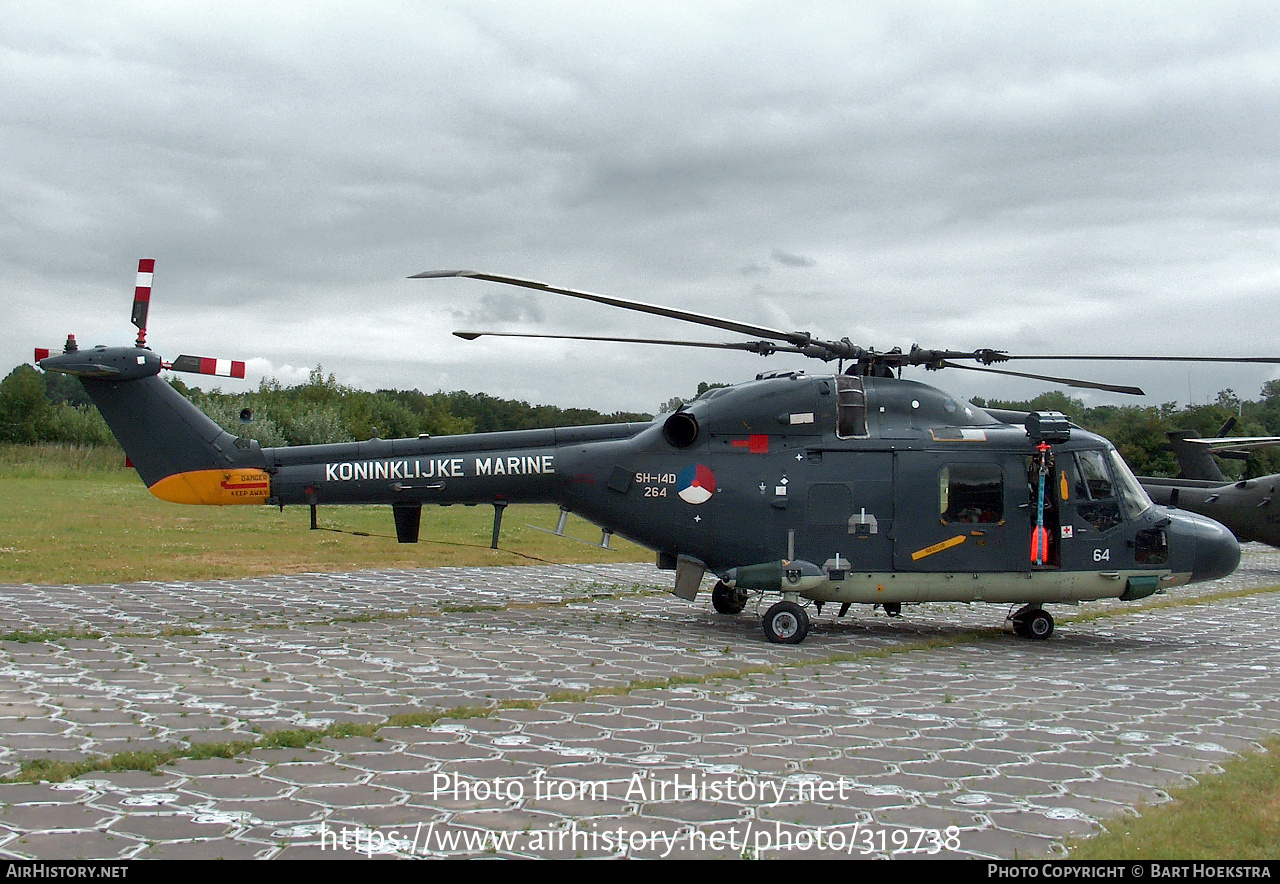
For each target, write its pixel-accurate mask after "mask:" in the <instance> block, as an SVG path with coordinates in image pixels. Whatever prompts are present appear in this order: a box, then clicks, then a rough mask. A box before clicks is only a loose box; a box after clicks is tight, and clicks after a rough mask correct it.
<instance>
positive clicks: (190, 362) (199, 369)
mask: <svg viewBox="0 0 1280 884" xmlns="http://www.w3.org/2000/svg"><path fill="white" fill-rule="evenodd" d="M165 368H171V369H173V370H174V371H189V372H191V373H192V374H210V375H216V376H217V377H220V378H242V377H244V363H243V362H240V361H238V360H235V359H209V358H207V357H205V356H179V357H178V358H177V359H175V360H173V362H171V363H169V364H168V365H166V366H165Z"/></svg>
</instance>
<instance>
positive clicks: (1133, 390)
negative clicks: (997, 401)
mask: <svg viewBox="0 0 1280 884" xmlns="http://www.w3.org/2000/svg"><path fill="white" fill-rule="evenodd" d="M1012 358H1016V357H1012ZM942 367H943V368H963V369H964V370H965V371H985V372H987V373H988V374H1004V375H1009V376H1010V377H1015V378H1030V379H1031V380H1034V381H1048V382H1049V383H1051V384H1066V385H1067V386H1068V387H1079V388H1081V389H1083V390H1105V391H1107V392H1109V393H1127V394H1128V395H1130V396H1145V395H1147V394H1146V393H1144V392H1143V391H1142V389H1141V388H1140V387H1125V386H1120V385H1118V384H1104V383H1100V382H1098V381H1081V380H1076V379H1075V378H1058V377H1052V376H1051V375H1045V374H1028V373H1027V372H1024V371H1007V370H1005V369H1003V368H983V367H981V366H977V365H961V364H960V363H958V362H943V363H942Z"/></svg>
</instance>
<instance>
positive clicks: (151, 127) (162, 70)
mask: <svg viewBox="0 0 1280 884" xmlns="http://www.w3.org/2000/svg"><path fill="white" fill-rule="evenodd" d="M0 21H3V23H4V24H3V27H2V28H0V84H2V87H0V158H2V159H0V225H2V230H3V235H2V236H0V292H2V294H0V297H2V298H3V304H4V307H5V309H4V312H5V314H6V318H7V321H5V322H3V323H0V363H2V370H0V374H3V373H7V372H8V370H9V369H10V368H11V367H12V366H14V365H17V364H19V363H21V362H24V361H30V360H31V358H32V356H31V353H32V348H33V347H36V346H49V347H60V345H61V343H62V341H63V340H64V339H65V337H66V334H67V333H68V332H74V333H76V335H77V338H78V339H79V341H80V342H81V344H82V346H83V345H92V344H95V343H111V344H124V343H128V342H130V341H132V339H133V335H134V330H133V328H132V327H131V326H130V325H129V323H128V320H129V307H130V301H131V299H132V288H133V282H134V272H135V269H136V266H137V259H138V258H140V257H144V256H145V257H154V258H155V259H156V274H155V289H154V295H153V301H152V310H151V321H150V330H149V341H150V343H151V344H152V346H153V347H155V349H156V350H157V351H158V352H159V353H161V354H162V355H163V356H165V357H166V358H169V359H172V358H174V357H176V356H177V355H178V354H179V353H190V354H193V355H201V356H217V357H224V358H236V359H245V360H248V361H249V364H250V374H251V375H252V378H251V382H250V383H248V384H247V385H239V386H238V385H236V384H235V383H234V382H232V383H228V382H225V381H224V382H221V386H222V387H223V388H224V389H247V388H251V387H256V384H257V381H258V379H260V378H261V377H262V376H263V374H267V375H271V376H274V377H276V378H278V379H280V380H281V381H284V382H285V383H295V382H297V381H299V380H303V379H305V377H306V373H307V371H308V369H309V368H311V367H314V366H315V365H317V364H320V365H323V367H324V370H325V372H326V373H329V372H332V373H334V374H336V376H337V378H338V380H339V381H341V382H343V383H346V384H351V385H355V386H360V387H365V388H369V389H374V388H379V387H398V388H406V389H407V388H418V389H421V390H423V391H426V392H432V391H435V390H455V389H466V390H470V391H473V392H475V391H484V392H488V393H490V394H493V395H498V396H504V397H514V398H520V399H527V400H529V401H531V402H535V403H553V404H557V405H562V406H586V407H593V408H598V409H601V410H603V411H613V410H617V409H623V410H639V411H653V410H655V409H656V408H657V407H658V404H659V403H660V402H662V401H664V400H666V399H667V398H668V397H670V396H673V395H684V396H687V395H689V394H691V393H692V392H693V390H694V388H695V387H696V386H697V383H698V382H699V381H702V380H706V381H713V382H735V381H740V380H746V379H750V378H751V377H753V376H754V375H755V374H756V373H757V372H760V371H765V370H785V369H792V368H803V369H805V370H807V371H809V372H823V371H830V370H832V367H829V366H825V365H824V364H823V363H819V362H806V361H805V360H803V359H802V357H798V356H782V355H775V356H773V357H770V358H769V359H768V360H764V359H761V358H760V357H758V356H753V355H750V354H739V353H717V352H712V351H703V350H683V349H680V350H676V349H660V348H654V347H641V346H635V345H631V346H626V345H609V344H588V343H566V342H562V341H539V342H525V341H514V340H502V339H481V340H480V341H476V342H473V343H468V342H464V341H462V340H460V339H458V338H455V337H453V336H452V335H451V334H450V332H451V331H453V330H455V329H458V328H479V329H492V330H507V331H517V330H518V331H540V332H545V333H553V334H555V333H561V334H563V333H578V334H622V335H631V336H649V337H680V336H687V337H690V338H694V339H698V340H712V341H715V340H738V339H740V338H738V337H736V336H734V335H733V334H731V333H727V332H718V331H715V330H712V329H703V328H698V327H695V326H686V325H683V324H681V323H678V322H675V321H672V320H668V319H659V318H654V317H646V316H642V315H638V314H629V313H624V312H622V311H618V310H613V309H610V308H608V307H604V306H600V305H595V304H586V303H582V302H577V301H572V300H570V299H567V298H563V297H560V296H556V295H551V294H542V293H535V292H530V291H527V290H524V289H514V288H507V287H503V286H498V285H495V284H493V283H486V282H478V281H475V280H462V279H458V280H409V279H406V277H408V276H409V275H411V274H413V273H417V272H420V271H423V270H429V269H473V270H485V271H490V272H494V273H501V274H507V275H513V276H522V277H529V278H533V279H539V280H543V281H545V282H549V283H552V284H555V285H560V286H566V287H570V288H576V289H586V290H589V291H595V292H603V293H607V294H612V295H616V296H620V297H624V298H632V299H637V300H642V301H649V302H654V303H659V304H665V305H670V306H674V307H680V308H683V309H687V310H693V311H697V312H702V313H709V314H714V315H718V316H726V317H732V318H737V319H741V320H744V321H747V322H751V323H755V324H759V325H766V326H770V327H775V328H780V329H783V330H787V331H790V330H793V329H803V330H807V331H811V332H813V333H814V334H816V335H819V336H822V337H828V338H840V337H844V336H848V337H849V338H851V339H852V340H853V341H854V342H855V343H857V344H861V345H863V346H867V347H876V348H878V349H888V348H891V347H893V346H902V347H903V348H907V347H910V345H911V344H912V343H919V344H921V345H922V346H926V347H950V348H965V349H971V348H975V347H994V348H999V349H1005V350H1008V351H1010V352H1015V353H1058V354H1061V353H1086V354H1093V353H1132V354H1151V355H1206V356H1207V355H1229V356H1258V355H1280V342H1278V341H1277V336H1276V333H1275V330H1276V329H1277V328H1280V264H1278V257H1280V249H1278V248H1277V247H1278V246H1280V166H1278V165H1277V158H1278V154H1280V45H1278V44H1280V6H1278V5H1277V4H1275V3H1274V2H1259V3H1222V2H1213V3H1170V2H1157V3H1139V2H1128V0H1126V2H1123V3H1116V2H1102V3H1096V4H1090V3H1071V4H1059V3H1054V4H1047V3H1043V4H1042V3H1034V2H1031V3H1029V2H1011V3H984V2H970V3H960V2H956V3H945V4H944V3H901V2H895V3H885V2H876V3H863V4H859V3H851V2H839V3H829V4H827V3H797V2H794V0H790V2H782V3H704V4H699V3H685V2H682V3H677V4H664V3H655V2H645V3H635V4H624V3H612V2H611V3H599V4H588V3H558V4H557V3H547V2H537V3H531V2H526V3H496V2H486V3H478V2H477V3H428V2H423V3H379V2H370V0H362V2H360V3H358V4H357V3H349V4H321V3H315V2H306V3H297V4H289V3H283V2H276V0H271V2H256V3H249V4H240V3H234V2H223V3H218V4H186V3H181V4H179V3H154V4H146V3H129V2H113V3H110V4H103V3H96V2H95V3H84V4H75V3H62V4H60V3H52V2H8V0H0ZM1019 367H1022V368H1025V369H1027V370H1031V371H1049V372H1053V371H1055V370H1056V371H1058V372H1059V373H1061V374H1065V375H1068V376H1074V377H1092V378H1096V379H1101V380H1108V381H1113V382H1124V383H1135V384H1138V385H1140V386H1143V387H1145V388H1146V389H1147V391H1148V393H1149V394H1150V395H1148V396H1147V397H1146V398H1143V399H1134V398H1132V397H1120V396H1115V395H1109V394H1095V393H1083V392H1082V393H1073V395H1079V396H1081V397H1082V398H1085V399H1086V401H1088V402H1090V403H1098V402H1102V401H1113V402H1119V401H1126V402H1132V403H1134V404H1159V403H1162V402H1167V401H1172V400H1178V401H1180V402H1186V401H1188V400H1193V401H1198V402H1203V401H1206V400H1212V399H1214V398H1215V396H1216V394H1217V392H1218V391H1219V390H1221V389H1223V388H1226V387H1231V388H1234V389H1235V390H1236V391H1237V392H1238V393H1239V394H1240V395H1242V396H1244V397H1246V398H1256V397H1257V396H1258V392H1259V388H1260V386H1261V384H1262V383H1263V382H1264V381H1266V380H1267V379H1269V378H1272V377H1276V376H1278V374H1280V373H1278V372H1276V371H1275V370H1273V369H1268V368H1265V367H1249V368H1235V369H1229V368H1212V369H1209V368H1199V367H1187V366H1183V365H1174V366H1172V367H1169V366H1134V365H1114V364H1113V365H1106V364H1099V365H1097V366H1081V365H1080V364H1078V363H1076V364H1070V363H1063V364H1050V363H1026V364H1024V365H1021V366H1019ZM908 376H909V377H913V378H915V379H918V380H926V381H929V382H931V383H935V384H936V385H938V386H940V387H943V388H944V389H947V390H949V391H950V392H953V393H956V394H958V395H962V396H966V397H967V396H972V395H984V396H1001V397H1016V398H1029V397H1031V396H1034V395H1036V394H1037V393H1038V392H1041V391H1043V390H1045V389H1047V388H1051V385H1050V386H1046V385H1044V384H1039V383H1035V382H1030V381H1011V380H1006V379H1003V378H994V377H991V376H984V375H979V374H975V373H970V372H959V371H951V372H942V373H937V374H926V373H924V372H919V371H918V372H916V373H914V374H909V375H908Z"/></svg>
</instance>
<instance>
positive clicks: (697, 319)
mask: <svg viewBox="0 0 1280 884" xmlns="http://www.w3.org/2000/svg"><path fill="white" fill-rule="evenodd" d="M452 276H459V277H464V278H468V279H484V280H488V281H489V282H499V283H502V284H504V285H516V286H522V287H524V288H527V289H537V290H538V291H544V292H554V293H556V294H558V295H568V296H569V297H571V298H581V299H583V300H584V301H595V302H596V303H598V304H607V305H609V306H610V307H621V308H622V309H624V310H635V311H637V312H639V313H649V314H652V315H654V316H665V317H667V318H669V319H680V320H683V321H684V322H693V323H697V324H698V325H705V326H709V327H711V328H718V329H720V330H721V331H731V332H738V333H739V334H744V335H755V336H757V337H761V338H771V339H773V340H775V341H786V342H787V343H789V344H794V345H795V346H797V347H803V346H805V345H806V344H809V343H811V342H812V341H813V338H812V337H811V336H810V335H809V334H807V333H806V332H784V331H779V330H778V329H776V328H768V327H767V326H763V325H752V324H751V323H748V322H738V321H737V320H734V319H721V318H720V317H718V316H707V315H706V314H703V313H693V312H691V311H689V310H676V309H674V308H672V307H661V306H659V305H657V304H645V303H643V302H641V301H629V300H626V299H625V298H615V297H612V296H610V295H597V294H595V293H593V292H580V291H576V290H575V289H564V288H560V287H558V286H554V285H548V284H547V283H545V282H537V281H536V280H532V279H519V278H518V277H514V276H499V275H497V274H496V273H481V272H479V271H475V270H427V271H424V272H423V273H416V274H414V275H413V276H410V277H409V278H410V279H444V278H447V277H452Z"/></svg>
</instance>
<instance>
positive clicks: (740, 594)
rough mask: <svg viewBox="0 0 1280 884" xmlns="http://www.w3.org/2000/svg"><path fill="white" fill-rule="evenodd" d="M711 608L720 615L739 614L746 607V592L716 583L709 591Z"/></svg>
mask: <svg viewBox="0 0 1280 884" xmlns="http://www.w3.org/2000/svg"><path fill="white" fill-rule="evenodd" d="M711 606H712V607H713V608H715V609H716V611H718V612H719V613H721V614H730V615H732V614H741V613H742V611H743V610H744V609H745V608H746V607H747V591H746V590H745V589H733V588H731V587H728V586H725V585H724V584H723V583H716V585H715V588H714V589H713V590H711Z"/></svg>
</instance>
